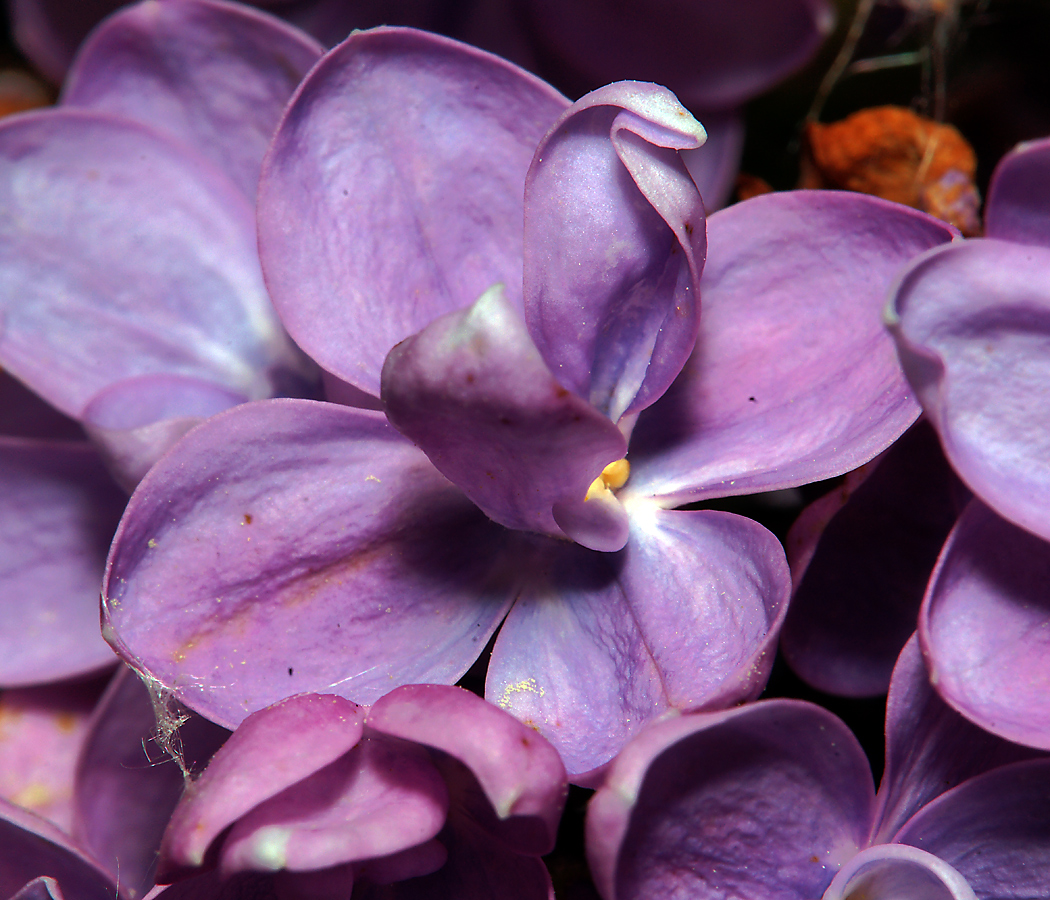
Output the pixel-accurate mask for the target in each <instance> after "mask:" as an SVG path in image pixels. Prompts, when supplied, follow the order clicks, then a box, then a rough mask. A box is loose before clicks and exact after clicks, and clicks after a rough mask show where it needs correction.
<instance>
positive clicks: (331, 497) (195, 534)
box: [103, 400, 513, 727]
mask: <svg viewBox="0 0 1050 900" xmlns="http://www.w3.org/2000/svg"><path fill="white" fill-rule="evenodd" d="M509 534H510V533H509V532H507V531H506V530H505V529H502V528H500V527H498V526H496V525H493V524H492V523H490V522H489V521H488V520H487V519H485V517H484V516H483V515H482V514H481V513H480V512H479V511H478V510H477V508H476V507H474V506H473V504H471V503H470V501H469V500H467V498H466V497H464V496H463V494H462V493H461V492H460V491H459V490H458V489H457V488H455V487H454V486H453V485H450V484H449V483H448V482H447V481H446V480H445V479H444V478H443V477H442V476H441V475H440V474H439V473H438V472H437V471H436V470H435V469H434V467H433V466H432V465H431V464H430V462H429V461H428V460H427V458H426V457H425V456H424V455H423V454H422V453H421V452H420V451H419V450H417V449H416V448H415V447H413V446H412V445H411V444H409V443H408V441H406V440H405V439H404V438H402V437H401V436H400V435H399V434H397V432H395V431H394V430H393V428H391V427H390V426H389V425H388V424H387V422H386V420H385V419H384V418H383V417H382V415H381V414H379V413H375V412H367V411H363V410H351V409H348V408H346V407H342V406H336V405H334V404H329V403H317V402H313V401H308V400H272V401H267V402H264V403H255V404H252V403H249V404H244V405H242V406H238V407H235V408H234V409H232V410H229V411H227V412H225V413H222V414H220V415H219V416H215V417H213V418H212V419H209V420H208V421H206V422H204V423H203V424H201V425H199V426H198V427H197V428H195V429H194V430H193V431H191V432H190V433H189V434H188V435H187V436H186V437H185V438H183V440H182V441H180V442H179V444H178V445H176V447H175V448H174V449H173V450H172V451H171V452H169V454H168V455H167V456H165V457H164V459H163V460H162V461H161V462H160V463H158V465H157V466H154V468H153V469H152V470H151V473H150V474H149V475H147V476H146V478H145V479H144V480H143V482H142V484H141V485H140V486H139V489H138V491H136V493H135V496H134V499H133V500H132V501H131V503H130V505H129V511H128V512H127V513H126V515H125V518H124V520H123V523H122V525H121V527H120V529H119V531H118V534H117V537H116V539H115V544H114V546H113V550H112V553H111V557H110V562H109V571H108V580H107V581H106V583H105V585H104V588H103V590H104V594H105V596H106V598H107V602H106V604H105V613H104V614H105V618H106V623H107V624H106V629H107V633H108V635H109V638H110V639H111V640H112V641H113V643H114V646H116V647H118V648H119V652H120V653H121V654H123V655H125V658H127V659H128V660H129V661H133V663H132V664H133V667H135V668H139V669H145V670H146V671H148V672H149V673H150V674H151V675H152V677H154V678H156V679H158V680H159V681H161V682H162V683H163V684H164V685H166V686H168V687H169V688H171V689H173V690H174V691H175V693H176V695H177V696H178V697H179V699H180V700H182V701H183V702H184V703H186V705H187V706H189V707H191V708H193V709H196V710H197V711H199V712H201V713H202V714H206V715H207V717H208V718H210V719H212V720H213V721H217V722H219V723H220V724H224V725H226V726H228V727H235V726H236V724H237V723H238V722H239V721H240V720H241V719H242V718H244V716H245V715H247V713H249V712H251V711H252V710H254V709H261V708H262V707H263V706H266V705H268V704H270V703H274V702H276V701H277V700H279V699H281V698H282V697H285V696H288V695H289V694H291V693H298V692H300V691H303V690H309V691H317V692H323V693H332V692H335V693H339V694H341V695H343V696H349V697H351V698H352V699H354V700H357V701H359V702H367V703H371V702H374V701H375V700H377V699H378V698H379V697H380V696H382V695H383V694H385V693H386V692H387V691H389V690H390V689H392V688H394V687H396V686H397V685H399V684H405V683H419V682H427V681H430V682H439V683H442V682H443V683H449V682H453V681H455V680H456V679H457V678H459V677H460V676H461V675H462V674H463V673H464V672H465V671H466V670H467V669H468V668H469V667H470V664H471V663H472V662H473V661H474V659H475V658H476V657H477V655H478V654H479V653H480V652H481V650H482V648H483V647H484V646H485V643H486V641H487V640H488V638H489V637H490V636H491V634H492V633H493V631H494V630H495V629H496V627H497V625H498V624H499V621H500V619H501V618H502V617H503V615H504V613H505V611H506V609H507V607H508V606H509V604H510V602H511V599H512V596H513V595H512V594H511V593H510V591H511V590H512V588H511V587H510V586H508V585H507V584H505V583H504V582H503V579H502V577H501V575H500V573H501V572H502V571H504V570H505V568H506V565H507V561H506V560H505V559H504V558H503V553H504V550H503V543H504V542H505V540H506V537H507V535H509Z"/></svg>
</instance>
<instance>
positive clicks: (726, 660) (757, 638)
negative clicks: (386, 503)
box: [486, 501, 790, 780]
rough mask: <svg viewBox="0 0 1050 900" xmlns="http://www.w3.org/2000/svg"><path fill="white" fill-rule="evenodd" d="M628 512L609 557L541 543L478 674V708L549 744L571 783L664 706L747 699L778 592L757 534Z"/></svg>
mask: <svg viewBox="0 0 1050 900" xmlns="http://www.w3.org/2000/svg"><path fill="white" fill-rule="evenodd" d="M636 502H637V501H636ZM628 510H629V512H630V513H631V524H632V532H631V539H630V541H629V542H628V544H627V547H626V548H625V549H624V550H623V551H621V553H620V554H618V555H616V556H613V555H602V556H598V555H595V554H593V553H590V552H588V551H585V550H581V549H578V548H569V547H566V548H562V547H559V546H557V545H555V544H550V543H548V544H545V545H541V546H537V548H536V550H535V555H534V557H532V558H526V559H523V561H522V563H521V571H522V574H523V576H525V578H526V580H525V582H524V584H523V587H522V589H521V593H520V596H519V600H518V602H517V603H516V604H515V606H514V608H513V610H511V613H510V615H509V616H508V617H507V621H506V622H505V623H504V626H503V629H502V631H501V632H500V636H499V638H498V639H497V641H496V645H495V648H494V650H493V654H492V661H491V663H490V665H489V671H488V680H487V684H486V696H487V697H488V698H489V699H490V700H491V701H492V702H494V703H496V704H497V705H499V706H501V707H503V708H504V709H506V710H508V711H509V712H511V713H513V714H514V715H515V716H517V717H518V718H519V719H521V720H522V721H524V722H525V723H526V724H528V725H531V726H532V727H534V728H537V729H538V730H539V731H540V733H541V734H543V736H544V737H546V738H547V739H548V740H549V741H551V743H553V744H554V746H555V747H557V748H558V751H559V752H560V753H561V756H562V759H563V760H564V762H565V766H566V768H567V769H568V771H569V773H570V774H571V775H572V776H574V780H581V776H586V775H587V774H588V773H591V772H592V771H593V770H594V769H596V768H598V767H599V766H601V765H604V764H605V763H606V762H608V761H609V759H610V758H611V757H613V756H615V755H616V753H618V752H619V750H620V748H621V747H622V746H623V744H624V743H625V742H626V741H627V740H628V739H629V738H630V737H632V736H633V735H634V734H636V733H637V732H638V731H639V729H641V728H642V727H643V726H644V725H645V723H646V722H648V721H650V720H651V719H652V718H654V717H656V716H659V715H660V714H662V713H663V712H665V711H666V710H667V709H668V708H678V709H696V708H700V707H718V706H725V705H729V704H732V703H736V702H738V701H741V700H745V699H750V698H752V697H754V696H755V695H756V694H757V693H758V691H760V690H761V688H762V687H763V685H764V684H765V680H766V677H767V676H768V674H769V667H770V665H771V664H772V660H773V655H774V647H775V643H776V637H777V632H778V630H779V626H780V622H781V621H782V617H783V613H784V608H785V604H786V601H787V596H788V592H789V591H790V579H789V576H788V571H787V563H786V561H785V559H784V555H783V550H782V549H781V547H780V544H779V542H777V541H776V539H775V538H773V536H772V535H771V534H769V532H767V531H766V530H765V529H764V528H762V527H761V526H759V525H757V524H756V523H755V522H752V521H751V520H749V519H744V518H741V517H739V516H733V515H730V514H728V513H719V512H711V511H703V512H678V511H669V512H668V511H663V510H655V509H645V508H641V507H636V508H632V507H631V506H630V505H629V506H628ZM582 780H589V779H587V778H583V779H582Z"/></svg>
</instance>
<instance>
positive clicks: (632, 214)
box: [524, 82, 707, 422]
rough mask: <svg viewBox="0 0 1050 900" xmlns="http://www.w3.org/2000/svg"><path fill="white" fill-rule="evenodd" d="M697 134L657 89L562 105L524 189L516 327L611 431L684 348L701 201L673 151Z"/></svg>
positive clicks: (624, 89)
mask: <svg viewBox="0 0 1050 900" xmlns="http://www.w3.org/2000/svg"><path fill="white" fill-rule="evenodd" d="M706 137H707V135H706V133H705V132H704V129H703V127H702V126H701V125H700V123H699V122H697V121H696V120H695V119H694V118H693V117H692V116H691V115H690V114H689V113H688V112H687V111H686V110H685V109H684V108H683V107H682V106H681V104H679V103H678V101H677V99H676V98H675V96H674V95H673V94H672V93H671V92H670V91H668V90H667V89H665V88H661V87H659V86H657V85H653V84H639V83H635V82H623V83H621V84H615V85H609V86H608V87H604V88H600V89H599V90H597V91H594V92H592V93H590V94H588V95H587V96H586V97H583V98H582V99H581V100H579V101H577V102H576V103H575V104H573V105H572V107H570V108H569V109H568V110H566V112H565V113H564V114H563V115H562V116H561V118H560V119H559V120H558V121H557V123H555V125H554V127H553V128H552V129H551V131H550V133H549V134H548V135H547V137H546V138H544V140H543V141H542V142H541V143H540V145H539V147H537V149H536V158H535V160H534V161H533V164H532V167H531V168H530V170H529V174H528V178H527V179H526V182H525V269H524V290H525V319H526V321H527V322H528V325H529V331H530V332H531V334H532V336H533V338H534V339H535V341H536V346H537V347H538V348H539V351H540V353H541V354H542V356H543V358H544V360H546V362H547V365H548V366H549V367H550V369H551V371H552V372H553V373H555V375H556V376H557V378H558V380H559V381H560V382H561V383H562V384H563V385H564V386H565V387H567V388H569V390H571V391H573V392H574V393H576V394H577V395H578V396H580V397H582V398H583V399H585V400H588V401H589V402H590V403H592V404H594V406H596V407H597V408H598V409H599V410H601V411H602V412H603V413H605V414H606V415H608V416H609V418H610V419H612V420H613V421H614V422H615V421H618V420H619V418H620V416H621V415H623V414H624V413H625V412H635V411H637V410H639V409H643V408H644V407H646V406H648V405H649V404H651V403H652V402H653V401H654V400H655V399H656V398H657V397H659V396H660V395H661V394H662V393H663V392H664V391H665V390H666V389H667V385H669V384H670V383H671V382H672V381H673V380H674V377H675V376H676V375H677V374H678V372H679V370H680V369H681V368H682V365H683V364H684V363H685V361H686V359H687V358H688V357H689V352H690V351H691V350H692V349H693V343H694V341H695V340H696V330H697V327H698V318H699V315H700V306H699V299H698V296H697V283H698V282H699V280H700V273H701V271H703V267H704V253H705V250H706V246H707V238H706V231H705V226H704V204H703V201H702V200H701V199H700V192H699V191H698V190H697V188H696V185H695V184H694V183H693V179H692V177H691V176H690V174H689V171H688V169H686V166H685V163H684V161H683V160H682V159H681V157H680V156H679V154H678V152H677V151H679V150H691V149H695V148H697V147H699V146H701V145H702V144H703V142H704V140H705V139H706Z"/></svg>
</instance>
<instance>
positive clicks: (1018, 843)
mask: <svg viewBox="0 0 1050 900" xmlns="http://www.w3.org/2000/svg"><path fill="white" fill-rule="evenodd" d="M1047 834H1050V760H1046V759H1040V760H1030V761H1027V762H1019V763H1014V764H1013V765H1009V766H1003V767H1001V768H998V769H994V770H993V771H991V772H986V773H984V774H983V775H979V776H978V777H976V778H972V779H970V780H969V781H967V782H966V783H964V784H962V785H960V786H959V787H957V788H956V789H955V790H953V791H951V792H949V793H947V794H945V795H943V796H942V797H940V798H939V799H937V800H935V801H934V802H933V803H931V804H930V805H929V806H926V807H925V808H923V809H922V810H921V811H920V812H919V813H918V814H917V815H915V816H914V817H913V818H912V819H911V820H910V821H909V822H908V824H907V825H905V826H904V828H902V829H901V831H900V832H899V833H898V834H897V836H896V838H895V839H894V840H895V841H896V842H898V843H903V844H911V845H913V846H916V847H921V848H923V849H924V850H927V851H929V852H930V853H933V854H935V855H936V856H938V857H940V858H941V859H943V860H944V861H945V862H947V863H949V864H950V865H952V866H954V867H955V868H956V869H957V870H958V871H959V873H960V874H961V875H962V876H963V877H964V878H965V879H966V881H967V882H968V883H969V885H970V887H972V888H973V891H974V893H975V894H976V895H977V896H978V897H980V898H981V900H1013V898H1020V897H1025V898H1033V900H1034V898H1046V897H1050V841H1048V840H1047Z"/></svg>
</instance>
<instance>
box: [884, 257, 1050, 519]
mask: <svg viewBox="0 0 1050 900" xmlns="http://www.w3.org/2000/svg"><path fill="white" fill-rule="evenodd" d="M1048 273H1050V247H1034V246H1025V245H1021V244H1012V243H1007V242H1005V241H997V240H990V239H985V240H972V241H964V242H962V243H960V244H958V245H955V246H951V247H944V248H941V249H940V250H938V251H935V252H932V253H930V254H927V255H926V256H924V257H922V258H921V259H919V260H918V261H916V262H915V263H914V264H913V265H912V266H911V267H910V268H909V269H908V270H907V271H906V272H905V273H904V274H903V275H902V277H901V279H900V283H899V285H898V286H897V288H896V292H895V297H894V300H893V307H892V309H891V310H890V311H888V312H887V316H888V318H889V321H890V323H891V324H890V328H891V331H892V333H893V336H894V338H895V339H896V341H897V346H898V350H899V352H900V357H901V363H902V365H903V366H904V371H905V372H906V373H907V376H908V380H909V381H910V382H911V384H912V387H913V388H914V389H915V393H916V394H917V395H918V398H919V401H920V402H921V403H922V405H923V408H924V409H925V411H926V415H927V416H928V417H929V419H930V421H931V422H932V423H933V425H934V427H935V428H936V429H937V431H938V433H939V434H940V436H941V442H942V444H943V445H944V452H945V454H946V455H947V457H948V460H949V462H951V464H952V466H953V467H954V469H955V471H956V472H958V473H959V476H960V477H961V478H962V480H963V481H965V482H966V484H967V485H968V486H969V487H970V488H971V489H972V490H973V492H974V493H975V494H977V495H978V496H979V497H980V498H981V499H982V500H983V501H984V502H985V503H987V504H988V505H989V506H991V507H992V508H993V509H995V510H996V512H998V513H999V514H1000V515H1001V516H1005V517H1006V518H1007V519H1009V520H1010V521H1012V522H1015V523H1016V524H1018V525H1020V526H1022V527H1023V528H1027V529H1029V530H1031V531H1034V532H1035V533H1036V534H1039V535H1042V536H1043V537H1044V538H1050V514H1048V510H1050V470H1048V469H1047V467H1046V465H1045V462H1046V459H1047V458H1048V456H1050V428H1046V427H1044V425H1043V421H1044V414H1045V409H1046V385H1047V383H1048V382H1050V279H1048V277H1047V276H1048Z"/></svg>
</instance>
